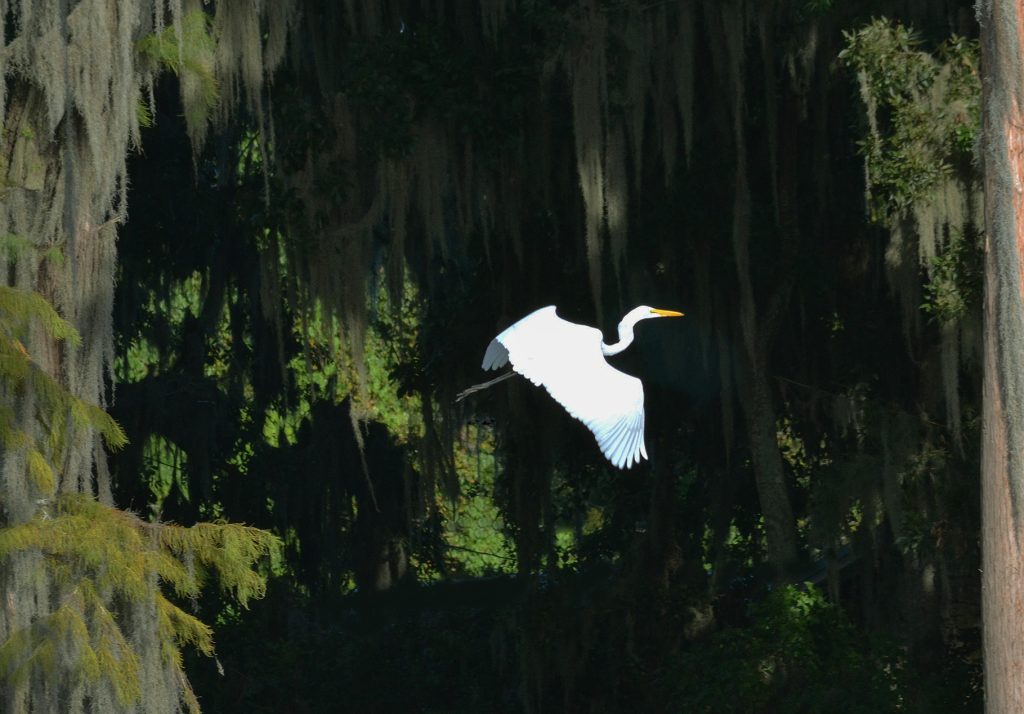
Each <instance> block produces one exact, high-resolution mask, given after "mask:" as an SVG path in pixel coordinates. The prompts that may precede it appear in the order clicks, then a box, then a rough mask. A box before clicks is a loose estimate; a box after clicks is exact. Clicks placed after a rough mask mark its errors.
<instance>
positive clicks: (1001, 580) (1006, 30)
mask: <svg viewBox="0 0 1024 714" xmlns="http://www.w3.org/2000/svg"><path fill="white" fill-rule="evenodd" d="M978 8H979V19H980V20H981V23H982V63H983V68H984V70H985V74H986V81H985V83H984V97H983V102H984V104H983V110H982V111H983V131H984V151H985V154H984V161H985V224H986V255H985V376H984V397H983V398H984V409H983V419H984V433H983V441H982V467H981V481H982V483H981V491H982V609H983V619H984V622H983V637H984V656H985V708H986V711H988V712H990V713H991V714H997V713H998V714H1003V713H1004V712H1005V713H1006V714H1009V713H1010V712H1020V711H1024V572H1022V566H1021V557H1022V553H1021V536H1022V533H1024V532H1022V529H1021V524H1022V522H1021V515H1022V514H1021V508H1022V501H1024V499H1022V497H1021V496H1022V489H1024V470H1022V466H1024V460H1022V459H1024V454H1022V448H1024V422H1022V405H1021V397H1022V396H1024V369H1022V368H1024V365H1022V363H1021V355H1022V354H1024V298H1022V293H1021V289H1022V286H1024V281H1022V279H1021V275H1022V270H1024V262H1022V261H1024V254H1022V247H1024V112H1022V102H1024V86H1022V83H1021V48H1022V46H1024V34H1022V33H1024V17H1022V16H1024V7H1022V6H1021V4H1020V3H1019V2H1014V1H1013V0H990V1H989V2H981V3H979V5H978Z"/></svg>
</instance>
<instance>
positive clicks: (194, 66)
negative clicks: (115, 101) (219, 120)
mask: <svg viewBox="0 0 1024 714" xmlns="http://www.w3.org/2000/svg"><path fill="white" fill-rule="evenodd" d="M216 47H217V39H216V37H215V36H214V34H213V26H212V20H211V18H210V16H209V15H207V14H206V13H205V12H203V11H202V10H194V11H193V12H190V13H187V14H186V15H185V16H184V17H182V19H181V36H180V37H179V36H178V32H177V30H176V28H175V27H174V26H173V25H172V26H168V27H165V28H164V29H163V30H162V31H161V32H158V33H154V34H152V35H147V36H146V37H143V38H142V39H141V40H139V42H138V44H137V45H136V48H137V49H138V51H139V52H140V53H141V54H143V55H144V56H146V57H148V58H149V59H150V60H152V61H153V62H155V63H156V64H157V65H158V66H160V67H162V68H164V69H168V70H170V71H171V72H173V73H174V74H176V75H177V76H178V78H179V79H180V80H181V82H182V89H183V92H182V93H183V98H184V100H185V101H184V104H185V121H186V122H187V124H188V127H189V134H190V135H191V136H195V135H196V131H197V127H199V126H201V125H202V124H204V123H205V122H206V120H207V119H208V118H209V116H210V113H211V112H212V111H213V108H214V107H215V106H216V105H217V100H218V97H219V87H218V86H217V79H216V77H215V76H214V53H215V51H216ZM139 116H140V122H139V123H140V124H142V125H143V126H148V125H149V124H151V123H152V117H151V115H150V112H149V109H148V107H146V108H145V110H144V111H143V110H139Z"/></svg>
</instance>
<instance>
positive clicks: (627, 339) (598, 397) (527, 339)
mask: <svg viewBox="0 0 1024 714" xmlns="http://www.w3.org/2000/svg"><path fill="white" fill-rule="evenodd" d="M682 315H683V313H681V312H676V311H675V310H659V309H658V308H654V307H648V306H647V305H641V306H639V307H635V308H633V309H632V310H630V311H629V312H627V313H626V316H625V317H623V318H622V322H620V323H619V341H618V342H616V343H615V344H611V345H608V344H605V342H604V336H603V335H602V334H601V331H600V330H598V329H597V328H594V327H588V326H586V325H577V324H576V323H574V322H569V321H568V320H563V319H562V318H560V317H559V316H558V315H557V314H555V306H554V305H548V306H547V307H542V308H541V309H539V310H536V311H534V312H531V313H530V314H529V315H527V316H526V317H524V318H523V319H522V320H520V321H519V322H517V323H515V324H514V325H512V326H511V327H509V328H508V329H506V330H505V331H504V332H502V333H501V334H500V335H498V336H497V337H495V338H494V339H493V340H491V344H490V345H488V346H487V352H486V353H485V354H484V362H483V368H484V369H488V370H490V369H499V368H501V367H503V366H505V364H507V363H511V364H512V371H510V372H508V373H506V374H503V375H501V376H500V377H498V378H497V379H492V380H491V381H489V382H484V383H483V384H477V385H474V386H472V387H470V388H469V389H467V390H465V391H463V392H461V393H460V394H459V395H458V397H456V401H458V400H461V399H463V398H465V397H466V396H467V395H469V394H471V393H472V392H476V391H479V390H481V389H485V388H487V387H490V386H491V385H492V384H496V383H498V382H500V381H502V380H504V379H508V378H509V377H511V376H512V375H513V374H516V373H518V374H521V375H523V376H524V377H526V378H527V379H529V380H530V381H531V382H533V383H534V384H537V385H540V386H543V387H544V388H545V389H546V390H548V393H549V394H550V395H551V396H552V397H554V399H555V401H557V402H558V403H559V404H561V405H562V406H563V407H565V410H566V411H567V412H569V414H570V415H572V416H573V417H575V418H576V419H579V420H580V421H581V422H583V423H584V424H585V425H586V427H587V428H588V429H590V431H591V432H593V434H594V436H595V437H596V438H597V445H598V447H600V449H601V453H602V454H604V455H605V456H606V457H607V458H608V460H609V461H611V462H612V464H614V465H615V466H616V467H617V468H620V469H621V468H631V467H632V466H633V464H636V463H640V459H646V458H647V449H646V447H645V446H644V388H643V385H642V384H641V383H640V380H639V379H637V378H636V377H631V376H630V375H628V374H626V373H624V372H620V371H619V370H617V369H615V368H614V367H612V366H611V365H610V364H608V362H606V361H605V357H608V356H610V355H617V354H619V353H620V352H622V351H623V350H624V349H626V348H627V347H629V345H630V344H632V342H633V327H634V326H635V325H636V323H638V322H640V321H641V320H646V319H648V318H652V317H682Z"/></svg>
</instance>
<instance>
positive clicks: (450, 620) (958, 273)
mask: <svg viewBox="0 0 1024 714" xmlns="http://www.w3.org/2000/svg"><path fill="white" fill-rule="evenodd" d="M72 4H74V3H72ZM226 4H227V3H224V2H218V3H214V4H212V5H211V6H205V5H204V6H200V5H199V4H198V3H192V4H188V3H186V6H187V7H186V8H185V10H182V11H181V12H182V16H181V17H183V18H184V19H183V20H176V22H177V23H178V24H177V25H175V24H173V23H171V22H170V21H168V22H167V24H166V28H165V29H162V26H156V27H151V28H149V30H150V31H149V32H142V31H141V30H140V31H139V32H138V35H139V37H138V38H137V39H135V40H134V44H132V45H131V47H133V48H134V51H136V52H138V53H140V55H142V56H148V57H149V58H150V61H151V62H153V63H155V64H154V67H156V68H157V70H155V71H156V74H154V77H155V79H153V83H152V85H151V87H152V95H151V96H149V97H146V96H143V98H142V99H143V101H141V103H140V104H139V109H138V112H139V117H141V118H137V119H138V121H139V129H138V141H137V142H136V144H135V146H134V149H133V150H131V151H130V152H129V153H128V154H127V164H126V177H127V183H126V184H125V185H126V190H127V194H126V201H127V202H126V207H127V208H126V213H125V217H124V220H123V221H122V223H123V225H121V227H120V228H119V229H118V232H117V240H116V263H115V264H114V266H115V267H114V271H115V272H114V274H113V275H112V280H113V285H114V286H115V287H114V290H115V292H114V294H113V303H112V304H113V322H112V324H111V326H110V327H111V329H112V335H113V340H114V341H113V343H112V348H113V349H112V353H111V355H110V358H109V359H108V363H109V369H110V372H111V378H110V379H108V380H107V381H106V382H105V385H106V386H104V387H103V394H104V395H106V396H105V397H104V399H106V400H107V401H106V404H108V405H109V406H108V412H109V414H110V415H111V416H112V417H113V418H114V419H115V420H116V422H117V423H118V424H119V425H120V427H121V428H122V429H123V432H124V435H125V436H126V437H127V445H126V446H124V448H122V449H120V450H117V451H115V452H113V453H112V455H111V458H110V461H109V479H110V480H109V483H110V496H111V498H112V503H113V504H116V505H117V506H118V507H120V508H122V509H125V510H126V511H129V512H132V513H134V514H136V516H137V517H138V518H139V519H140V520H141V521H144V522H147V523H156V522H165V523H172V524H179V525H181V526H193V525H194V524H196V523H200V522H211V523H222V522H232V523H244V524H248V525H251V526H254V527H256V528H259V529H262V530H265V531H269V532H270V533H272V534H274V536H276V538H277V539H278V540H277V541H275V542H273V543H270V544H269V545H268V546H267V551H266V554H256V553H254V554H252V559H253V562H254V563H255V566H254V567H255V568H256V570H257V572H258V573H259V574H260V576H261V577H265V578H266V585H265V588H266V589H265V593H263V592H262V590H260V589H259V588H257V590H258V591H259V592H257V594H260V593H262V594H263V597H262V598H261V599H252V600H250V601H248V603H247V605H245V606H243V605H242V604H239V601H238V597H237V596H238V589H237V588H233V587H227V588H223V587H222V588H217V587H208V588H205V589H202V590H199V589H198V588H195V589H189V588H177V589H174V588H170V587H166V588H165V589H166V590H167V591H168V594H167V597H168V598H169V599H170V600H171V601H172V602H174V603H175V604H176V606H177V607H179V608H180V609H181V611H183V612H186V613H189V614H191V615H192V616H194V617H195V618H198V620H201V621H202V622H205V623H206V624H208V625H210V626H212V628H213V629H212V644H213V645H214V646H215V651H214V650H212V649H210V648H208V647H204V646H199V647H194V646H191V644H195V643H196V642H197V641H198V642H203V640H202V638H197V639H193V640H192V641H191V644H190V640H189V638H188V637H187V636H183V635H181V634H180V633H179V634H178V635H177V640H176V641H177V643H178V646H180V647H182V648H183V649H182V652H183V655H184V660H183V661H182V666H183V668H184V670H183V671H184V672H185V673H187V678H188V681H189V682H191V689H192V690H194V693H195V697H196V699H197V701H198V704H199V705H200V706H201V707H202V708H203V709H204V710H205V711H208V712H279V711H293V712H324V711H346V712H407V711H422V712H484V711H486V712H519V711H531V712H550V711H568V712H591V713H598V712H618V711H651V712H655V711H659V712H660V711H666V712H668V711H679V712H690V711H699V712H888V711H893V712H895V711H907V712H954V711H956V712H959V711H980V710H981V708H982V687H981V642H980V626H981V611H980V597H981V595H980V581H979V575H978V572H979V568H980V553H979V541H978V533H979V450H980V413H981V381H980V380H981V342H980V339H981V273H982V268H981V256H982V252H981V246H982V242H981V241H982V231H983V228H984V222H983V219H982V214H981V193H980V179H979V168H978V159H977V142H978V125H979V104H980V91H981V90H980V86H981V85H980V79H979V59H978V47H977V36H978V26H977V23H976V21H975V17H974V11H973V7H972V6H971V4H970V3H967V2H954V1H952V0H946V1H941V0H929V1H925V0H920V1H918V0H899V1H896V0H888V1H887V0H877V1H873V0H871V1H869V0H863V1H849V2H848V1H846V0H773V1H767V0H766V1H764V2H742V1H740V0H735V1H732V0H730V1H722V0H678V1H664V2H633V1H621V2H620V1H611V0H607V1H603V2H598V1H597V0H581V1H580V2H557V1H548V0H517V1H516V2H511V1H509V2H504V1H498V0H495V1H493V2H487V3H482V4H481V5H480V6H477V5H476V4H474V3H458V2H404V1H398V0H395V1H394V2H381V3H354V2H350V3H339V2H333V1H331V0H295V2H289V3H282V5H281V7H280V8H277V9H274V8H265V9H263V10H261V12H262V13H263V14H261V15H260V16H259V22H258V23H257V30H256V31H254V32H250V34H245V33H244V32H243V31H242V30H241V29H238V28H236V27H235V26H234V25H232V24H224V23H221V24H218V23H220V22H221V21H220V20H218V21H215V20H214V19H213V18H214V17H215V15H216V13H218V12H219V11H220V9H219V8H218V7H217V6H223V5H226ZM193 6H194V7H193ZM3 7H5V6H4V5H3V4H0V8H3ZM163 7H164V6H163V4H159V9H158V12H164V10H163V9H162V8H163ZM189 8H191V9H189ZM4 12H5V13H6V11H4ZM167 12H168V13H170V12H171V8H170V6H168V10H167ZM189 13H198V14H189ZM203 13H206V15H205V16H204V15H203ZM168 17H170V15H168ZM204 17H205V19H204ZM216 17H220V16H219V15H216ZM8 19H9V20H10V18H8ZM239 27H241V25H239ZM275 28H276V29H275ZM243 29H244V28H243ZM235 30H237V31H235ZM250 30H251V28H250ZM247 31H248V30H247ZM168 32H169V33H171V34H168ZM175 33H176V34H175ZM14 34H16V33H15V32H14V30H13V29H12V28H11V27H9V28H8V41H10V39H11V37H13V36H14ZM161 38H162V41H163V43H164V44H161ZM275 38H277V40H275ZM282 38H283V39H282ZM274 41H279V44H281V47H278V48H277V49H276V50H275V51H278V52H280V61H279V64H274V63H272V61H271V60H270V59H267V57H269V55H270V54H272V52H271V50H270V49H268V48H267V45H268V43H272V42H274ZM232 43H234V44H232ZM253 43H255V46H256V47H257V48H258V47H259V46H260V44H261V43H262V45H263V47H264V49H263V52H264V60H265V64H264V66H262V67H261V66H260V65H259V64H258V63H257V65H256V67H255V69H254V70H252V71H253V72H254V73H255V75H256V77H257V80H258V81H257V82H256V85H255V86H256V87H257V91H250V90H249V89H247V87H249V85H243V80H244V81H249V80H248V79H247V78H246V77H245V72H246V71H247V70H246V69H245V64H244V61H242V64H241V66H242V69H241V70H239V72H240V74H239V75H237V76H234V77H233V78H231V77H229V78H227V79H225V78H224V77H220V76H214V74H213V73H212V70H211V69H210V67H214V66H219V65H216V64H215V63H212V62H213V60H210V59H209V58H210V57H213V56H215V55H216V53H217V52H221V51H228V52H235V53H237V54H238V56H242V53H245V52H249V53H252V52H254V50H253ZM168 48H170V49H168ZM225 48H230V49H229V50H225ZM175 52H177V55H176V54H175ZM210 53H213V54H210ZM218 56H219V55H218ZM176 57H177V59H175V58H176ZM217 62H220V60H219V59H218V60H217ZM204 63H206V64H204ZM208 65H209V66H208ZM239 77H242V78H243V79H239ZM18 81H19V80H17V79H10V80H8V96H9V97H15V98H16V97H17V96H18V95H17V86H16V85H17V82H18ZM204 92H205V94H204ZM29 96H31V95H29ZM197 97H199V99H197ZM12 101H13V100H12ZM204 102H205V104H204ZM232 102H234V104H233V106H234V108H233V109H230V110H228V109H226V108H225V107H227V106H228V105H229V104H231V103H232ZM27 106H32V105H31V102H28V104H27ZM197 106H198V109H197ZM197 112H198V114H197ZM208 119H209V120H210V121H209V122H208ZM58 136H59V134H58ZM26 181H27V179H26ZM10 183H11V182H10V181H9V184H10ZM12 245H14V243H12ZM12 250H13V248H12ZM14 270H15V269H14V268H11V271H12V272H11V274H12V275H13V274H14ZM12 284H14V283H12ZM37 289H38V288H37ZM0 297H2V296H0ZM549 304H555V305H558V307H559V313H560V314H561V315H562V316H563V317H565V318H567V319H570V320H573V321H576V322H581V323H584V324H591V325H596V326H598V327H600V328H602V329H603V330H604V332H605V335H606V337H611V336H612V334H613V332H614V328H615V324H616V323H617V321H618V319H619V318H620V317H621V315H622V314H624V313H625V312H626V311H627V310H628V309H630V308H632V307H633V306H635V305H638V304H650V305H654V306H656V307H662V308H668V309H675V310H682V311H684V312H685V313H686V317H685V318H683V319H682V320H673V321H664V322H662V321H652V322H648V323H643V324H641V326H640V327H639V328H638V337H637V342H636V343H635V344H634V346H633V347H632V348H630V350H628V351H627V352H626V353H625V354H624V355H622V356H621V357H615V358H612V359H611V360H610V361H611V362H612V363H613V364H614V365H615V366H616V367H618V368H620V369H622V370H623V371H626V372H628V373H630V374H634V375H637V376H639V377H640V378H641V379H642V380H643V382H644V385H645V394H646V413H647V416H646V425H647V426H646V440H647V450H648V452H649V453H650V460H649V461H648V462H643V463H641V464H640V465H638V466H636V467H634V468H632V469H630V470H627V471H619V470H616V469H615V468H613V467H612V466H611V465H610V464H609V463H607V461H606V460H605V459H604V458H603V457H602V456H601V454H600V453H599V451H598V450H597V448H595V444H594V442H593V437H592V436H591V435H590V434H589V432H587V431H586V429H585V428H584V427H583V426H582V425H581V424H579V423H577V422H575V421H573V420H572V419H571V418H570V417H568V415H567V414H565V413H564V411H563V410H562V409H561V408H560V407H559V406H558V404H556V403H555V402H554V401H553V400H551V399H550V398H549V397H548V396H547V394H545V393H544V392H543V391H542V390H539V389H536V388H534V387H533V386H532V385H530V384H528V383H527V382H526V381H525V380H518V379H516V380H511V381H509V382H505V383H503V384H501V385H498V386H495V387H494V388H492V389H489V390H487V391H484V392H480V393H478V394H474V395H472V396H470V397H469V398H468V399H467V400H465V401H462V402H459V403H455V400H454V398H455V395H456V394H457V393H458V392H459V391H460V390H462V389H464V388H465V387H467V386H469V385H470V384H473V383H476V382H480V381H483V379H484V378H485V377H484V376H483V373H482V372H481V371H480V368H479V365H480V361H481V359H482V357H483V352H484V349H485V348H486V346H487V344H488V342H489V341H490V339H491V338H492V337H493V336H494V335H496V334H497V333H498V332H499V331H501V330H502V329H504V328H505V327H506V326H508V325H509V324H511V323H512V322H514V321H515V320H517V319H519V318H520V317H522V316H524V315H525V314H527V313H528V312H530V311H532V310H534V309H536V308H538V307H542V306H544V305H549ZM79 329H80V330H81V331H82V332H83V333H84V332H85V331H86V330H85V329H83V328H82V327H81V326H79ZM97 329H99V328H97ZM23 341H24V342H25V343H26V344H28V345H29V350H28V353H32V354H34V353H35V351H34V350H33V349H32V345H31V344H30V343H29V342H28V341H27V339H26V340H23ZM18 344H19V345H20V344H21V343H20V342H19V343H18ZM12 354H13V353H12ZM0 416H2V415H0ZM0 426H2V423H0ZM97 443H99V442H98V441H97ZM58 471H59V469H58ZM58 482H59V476H58ZM60 490H64V489H60ZM85 490H86V492H88V489H85ZM94 495H95V494H94ZM98 495H99V496H100V499H101V501H102V500H103V493H102V489H101V490H100V493H99V494H98ZM16 520H17V519H14V518H13V516H11V517H9V518H8V520H7V521H5V523H4V524H3V525H6V526H10V525H12V524H13V523H14V522H15V521H16ZM140 527H141V526H140ZM268 542H269V541H268ZM4 543H5V541H4V540H3V539H2V538H0V554H3V553H6V552H7V551H5V550H4V548H5V545H4ZM6 547H7V548H8V550H9V549H10V548H12V547H14V546H10V545H9V544H8V546H6ZM225 547H226V548H228V549H229V550H230V548H229V546H225ZM211 558H212V556H211ZM86 560H87V559H86ZM198 560H200V561H203V557H198ZM208 560H209V558H208ZM214 561H215V559H213V560H211V561H210V562H214ZM76 562H77V561H76ZM88 562H90V563H91V562H92V561H88ZM183 562H185V563H186V565H187V567H189V568H191V567H192V566H191V565H189V564H188V563H189V561H188V558H185V560H184V561H183ZM203 562H206V561H203ZM225 562H227V561H225ZM90 567H92V566H91V565H90ZM218 567H219V566H218ZM216 569H217V568H212V570H216ZM157 580H158V579H157V577H156V576H153V583H156V582H157ZM160 580H161V581H162V582H170V581H169V580H168V578H166V577H163V576H161V578H160ZM115 591H116V587H115ZM118 597H122V596H121V595H118ZM241 599H242V600H243V601H244V600H245V599H246V598H245V597H244V596H243V597H242V598H241ZM83 607H86V606H83ZM112 609H113V608H112ZM85 611H87V610H83V612H85ZM88 612H89V613H91V612H92V611H91V610H88ZM92 617H94V615H92V614H89V615H88V616H87V617H86V621H87V622H89V623H92V622H93V620H92V619H90V618H92ZM89 627H90V628H91V627H93V625H92V624H90V625H89ZM91 631H92V630H90V632H91ZM11 632H14V630H13V629H12V630H10V631H8V632H6V633H5V634H6V636H7V637H11V636H12V635H11ZM0 639H2V638H0ZM129 640H130V641H131V642H134V641H135V640H133V639H132V638H131V637H129ZM69 641H73V640H69ZM139 641H144V640H139ZM16 644H17V643H16ZM19 646H20V645H19ZM4 647H7V645H5V646H4ZM4 647H0V673H5V676H10V677H12V678H15V677H16V676H26V677H30V676H34V675H25V674H24V673H23V672H21V673H20V674H19V672H20V670H18V669H17V667H15V666H14V665H10V664H4V663H5V662H8V663H9V662H11V661H21V660H19V659H18V658H19V657H20V656H21V655H19V654H17V653H18V651H19V650H17V648H16V647H14V645H11V646H10V647H8V648H7V649H4ZM69 647H70V646H69ZM96 649H97V651H99V647H98V646H97V647H96ZM67 651H68V652H71V654H67V652H66V653H65V656H77V655H74V652H78V651H79V650H75V649H74V648H71V649H70V650H67ZM5 653H6V655H5ZM12 653H13V654H12ZM5 656H6V657H7V658H8V659H6V660H5V659H4V657H5ZM167 656H168V657H169V656H170V655H167ZM179 656H180V655H179ZM12 657H13V659H11V658H12ZM25 661H28V660H25ZM33 661H34V660H33ZM5 668H6V669H5ZM83 671H85V672H86V675H88V670H87V669H85V670H83ZM86 675H82V676H84V679H83V680H82V681H92V680H90V679H89V676H86ZM11 681H14V679H12V680H11ZM100 681H102V677H100ZM19 686H20V685H19ZM76 686H77V685H76ZM143 688H145V682H143ZM44 690H45V687H44V688H43V689H40V690H39V692H38V693H36V694H32V695H31V696H38V697H44V695H45V696H49V695H48V694H46V693H45V691H44ZM72 690H73V688H72ZM69 691H70V690H69ZM26 696H28V695H26ZM60 696H64V695H60ZM67 696H70V697H71V699H74V696H75V695H74V694H73V693H72V694H70V695H67ZM143 696H144V695H143ZM8 701H9V702H10V701H13V700H8ZM40 701H49V700H45V699H42V700H40ZM60 701H70V700H60ZM85 701H86V702H87V705H86V707H85V710H86V711H88V710H90V709H89V707H99V705H98V704H96V703H95V702H98V701H99V699H96V700H94V702H93V703H92V704H88V702H89V700H88V698H87V699H86V700H85ZM121 701H128V702H131V701H132V700H131V698H130V697H128V698H122V700H121ZM182 701H183V702H186V703H187V702H188V699H187V697H185V696H184V695H182ZM131 706H134V704H132V705H131ZM174 706H175V707H176V706H178V704H177V703H174ZM100 709H101V708H96V709H95V710H96V711H99V710H100ZM12 711H20V710H18V709H15V708H12Z"/></svg>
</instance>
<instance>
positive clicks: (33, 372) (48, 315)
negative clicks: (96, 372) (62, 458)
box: [0, 286, 127, 496]
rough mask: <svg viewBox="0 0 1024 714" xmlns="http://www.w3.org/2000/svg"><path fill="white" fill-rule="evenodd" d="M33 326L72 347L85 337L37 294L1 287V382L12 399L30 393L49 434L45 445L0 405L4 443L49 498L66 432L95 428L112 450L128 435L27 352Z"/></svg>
mask: <svg viewBox="0 0 1024 714" xmlns="http://www.w3.org/2000/svg"><path fill="white" fill-rule="evenodd" d="M31 325H38V326H39V327H40V328H42V330H43V331H44V332H45V333H46V334H47V335H49V336H50V337H51V338H53V339H55V340H63V341H66V342H68V343H69V344H71V345H72V346H75V345H78V344H79V343H80V342H81V338H80V337H79V334H78V332H77V330H75V328H74V327H73V326H72V325H71V324H70V323H69V322H67V321H66V320H64V319H63V318H62V317H61V316H60V315H58V314H57V311H56V310H54V309H53V307H52V306H51V305H50V304H49V303H48V302H47V301H46V298H44V297H43V296H42V295H40V294H39V293H35V292H31V291H27V290H19V289H17V288H12V287H8V286H0V383H2V384H3V385H4V387H5V388H6V389H8V390H10V392H11V393H12V394H14V395H21V394H24V393H26V392H30V393H31V394H32V395H33V397H34V403H35V413H36V418H37V419H38V420H39V421H40V422H41V423H42V424H43V425H44V426H45V433H46V434H47V435H48V436H47V437H46V438H45V439H44V440H43V442H42V443H40V440H39V439H37V438H36V437H34V436H33V435H32V434H31V433H30V432H29V431H28V430H27V429H26V425H24V424H22V423H20V422H19V421H18V419H17V418H16V413H15V410H14V409H13V408H12V406H11V405H3V406H0V444H2V445H3V447H4V449H5V450H8V451H10V452H11V453H15V452H17V451H21V452H23V454H24V458H25V464H26V469H27V472H28V474H27V475H28V477H29V479H30V481H31V483H32V484H33V486H34V487H35V488H36V490H37V492H38V493H40V494H42V495H44V496H48V495H50V494H52V493H53V489H54V487H55V485H56V474H55V473H54V470H53V467H52V466H51V463H52V461H53V459H55V458H57V457H58V456H59V455H60V454H62V453H63V450H64V448H65V447H66V445H67V437H68V428H69V427H73V428H83V427H91V428H94V429H96V430H97V431H98V432H99V433H100V435H101V436H102V437H103V438H104V440H105V441H106V443H107V445H108V446H109V447H110V448H112V449H118V448H121V447H122V446H124V444H125V443H126V441H127V437H126V436H125V433H124V431H123V430H122V429H121V427H120V426H119V425H118V424H117V422H116V421H114V420H113V419H112V418H111V417H110V415H109V414H107V413H106V412H105V411H103V410H102V409H100V408H99V407H97V406H95V405H93V404H88V403H87V402H85V401H83V400H81V399H78V398H77V397H75V396H74V395H72V394H71V393H70V392H68V391H67V390H66V389H64V388H63V387H62V386H61V385H60V383H59V382H58V381H57V380H56V379H54V378H53V377H52V376H51V375H50V374H49V373H48V372H46V371H45V370H44V369H42V368H41V367H40V366H39V365H38V364H37V363H36V361H35V360H34V359H33V357H32V355H30V354H29V352H28V350H27V348H26V347H25V344H24V342H23V340H24V341H26V342H27V341H28V331H29V329H30V326H31Z"/></svg>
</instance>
